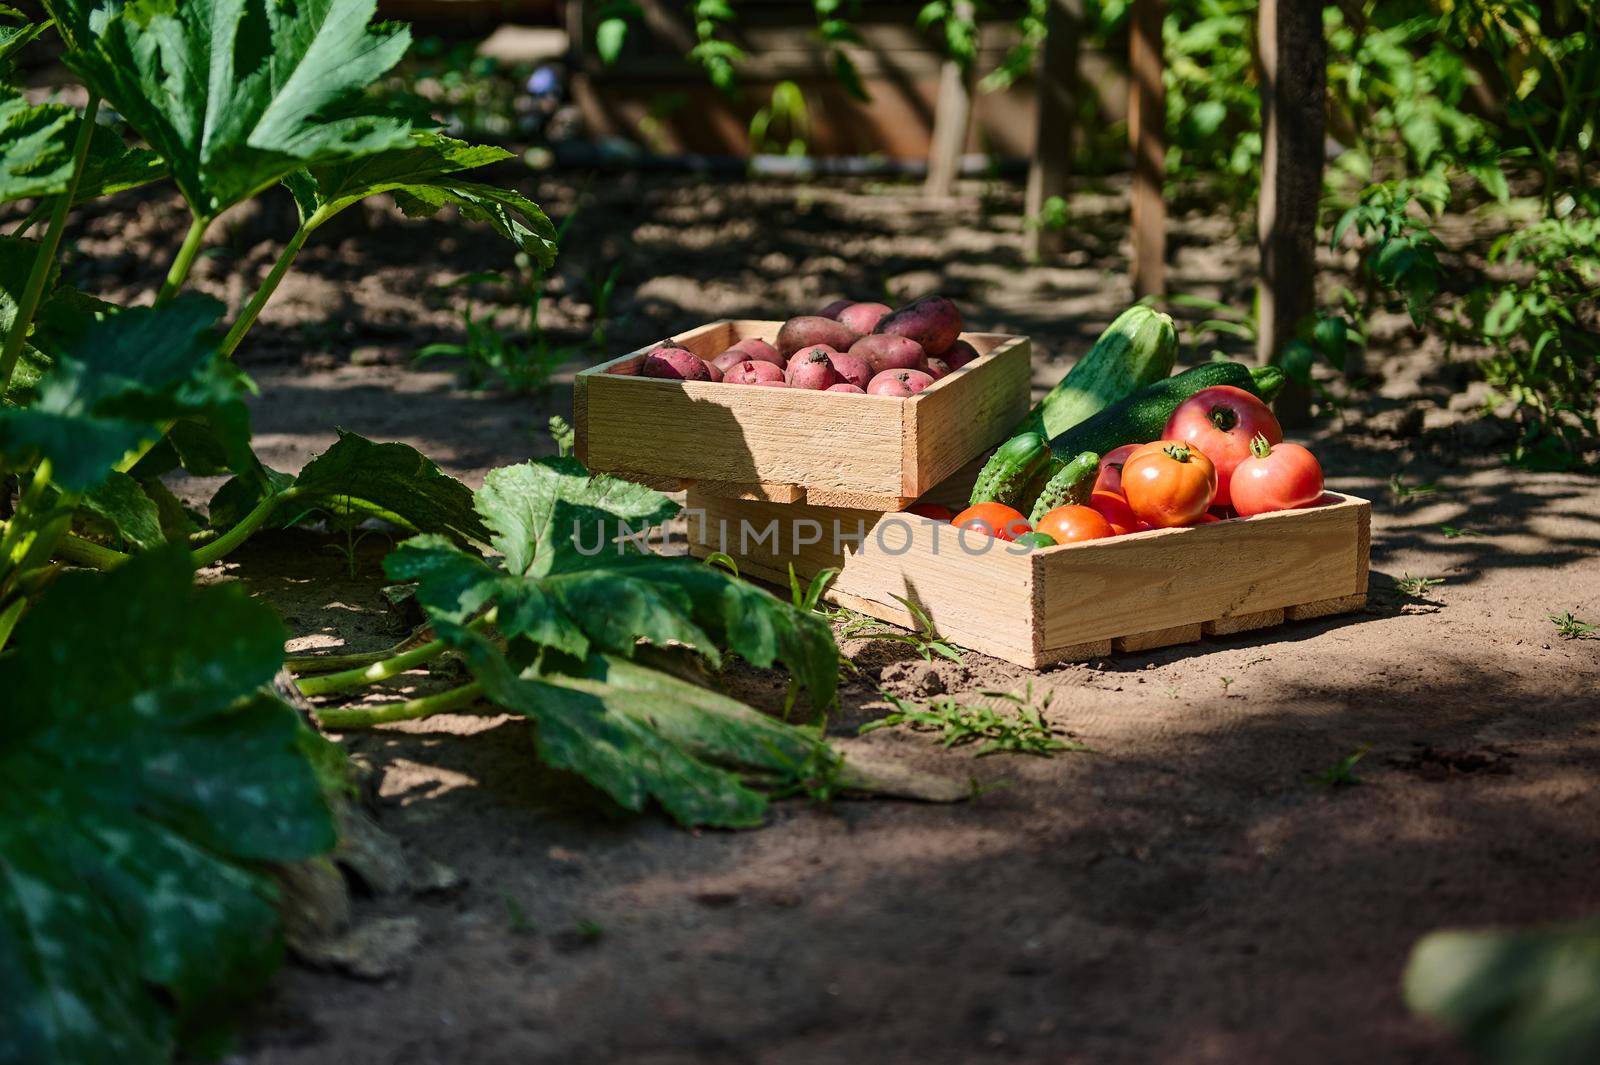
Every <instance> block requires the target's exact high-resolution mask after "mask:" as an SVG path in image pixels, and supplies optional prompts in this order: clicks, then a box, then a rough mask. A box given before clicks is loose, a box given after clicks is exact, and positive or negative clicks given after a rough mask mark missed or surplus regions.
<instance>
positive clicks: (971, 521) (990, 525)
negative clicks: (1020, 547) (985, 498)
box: [955, 503, 1031, 540]
mask: <svg viewBox="0 0 1600 1065" xmlns="http://www.w3.org/2000/svg"><path fill="white" fill-rule="evenodd" d="M955 525H956V527H957V528H959V529H977V530H979V531H980V532H986V533H988V534H989V535H990V536H998V537H999V538H1000V539H1002V540H1015V539H1016V538H1017V537H1019V536H1021V535H1022V534H1023V533H1025V532H1030V531H1031V526H1029V525H1028V519H1027V518H1024V517H1023V516H1022V512H1021V511H1018V510H1013V509H1012V508H1011V507H1008V506H1006V505H1005V504H1004V503H979V504H977V505H976V506H971V507H968V508H967V509H966V510H963V511H962V512H961V513H960V514H957V515H956V517H955Z"/></svg>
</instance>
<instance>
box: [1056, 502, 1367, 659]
mask: <svg viewBox="0 0 1600 1065" xmlns="http://www.w3.org/2000/svg"><path fill="white" fill-rule="evenodd" d="M1367 516H1368V509H1367V504H1366V503H1365V501H1363V500H1355V499H1352V498H1351V497H1348V496H1341V495H1338V494H1336V493H1329V495H1328V501H1327V502H1326V503H1324V504H1323V505H1321V506H1317V507H1312V508H1307V509H1305V510H1294V511H1282V512H1279V513H1276V514H1262V515H1258V516H1257V517H1254V518H1247V519H1242V520H1234V521H1228V522H1218V523H1217V524H1214V525H1202V526H1198V527H1195V528H1191V529H1162V530H1157V531H1152V532H1144V533H1135V534H1133V535H1131V536H1118V537H1115V538H1113V539H1110V540H1101V541H1091V542H1089V543H1083V544H1067V545H1064V546H1062V547H1055V548H1049V549H1047V550H1044V551H1040V552H1039V553H1037V554H1036V555H1034V556H1033V562H1034V565H1035V566H1036V567H1038V570H1037V574H1036V578H1035V579H1036V581H1038V582H1039V583H1040V585H1041V586H1042V591H1041V594H1042V595H1043V597H1044V598H1043V607H1042V610H1043V613H1042V616H1041V618H1040V620H1039V625H1040V628H1039V641H1040V642H1039V647H1040V649H1041V650H1045V649H1048V648H1051V647H1057V646H1065V645H1069V644H1078V643H1086V642H1089V641H1093V640H1102V639H1106V638H1108V637H1110V638H1115V637H1119V636H1129V635H1137V634H1139V633H1141V632H1143V631H1144V630H1145V629H1146V628H1147V627H1148V625H1149V623H1150V620H1151V619H1160V620H1162V621H1165V622H1169V623H1170V625H1169V626H1163V627H1173V626H1183V625H1199V624H1202V623H1204V622H1207V621H1214V620H1216V619H1218V618H1224V617H1230V616H1238V615H1242V614H1253V613H1257V612H1260V611H1264V610H1273V609H1278V608H1282V607H1287V606H1290V605H1291V604H1295V603H1308V602H1314V601H1317V600H1321V599H1329V598H1333V597H1336V596H1343V595H1350V594H1353V593H1355V592H1357V591H1361V590H1363V589H1360V588H1358V587H1357V586H1356V579H1357V577H1356V575H1357V570H1358V565H1359V563H1358V559H1357V556H1358V553H1359V544H1360V539H1361V532H1360V526H1361V525H1362V524H1363V523H1364V522H1365V521H1366V520H1367ZM1084 604H1093V609H1085V607H1084Z"/></svg>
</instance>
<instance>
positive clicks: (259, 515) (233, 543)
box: [194, 488, 295, 569]
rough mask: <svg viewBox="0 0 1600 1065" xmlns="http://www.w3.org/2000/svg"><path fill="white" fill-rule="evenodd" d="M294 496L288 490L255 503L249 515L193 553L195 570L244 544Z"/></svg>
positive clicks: (291, 489)
mask: <svg viewBox="0 0 1600 1065" xmlns="http://www.w3.org/2000/svg"><path fill="white" fill-rule="evenodd" d="M294 494H295V490H294V489H293V488H289V489H285V490H284V491H282V492H279V493H278V494H276V495H269V496H267V498H265V499H263V500H262V501H261V502H259V503H257V504H256V505H255V507H254V508H253V509H252V510H251V511H250V513H248V514H246V515H245V516H244V517H242V518H240V519H239V520H238V522H237V523H235V524H234V526H233V528H231V529H229V530H228V531H227V532H225V533H223V534H222V535H221V536H219V537H217V538H216V539H215V540H213V541H211V542H210V543H209V544H206V545H205V546H204V547H202V548H200V549H199V550H198V551H196V552H195V553H194V564H195V568H196V569H199V568H200V567H202V566H209V565H211V564H212V563H213V562H217V561H219V560H220V559H221V558H222V557H223V556H224V555H226V554H227V553H228V552H230V551H232V550H233V549H234V548H236V547H238V546H239V545H240V544H242V543H244V542H245V541H246V540H247V539H249V538H250V534H251V533H253V532H255V531H256V530H257V529H259V528H261V526H262V524H263V523H264V522H265V521H266V520H267V519H268V518H270V517H271V516H272V512H273V511H274V510H276V509H277V508H278V506H279V504H281V503H282V502H283V501H284V500H286V499H290V498H292V497H293V496H294Z"/></svg>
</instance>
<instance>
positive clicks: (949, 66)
mask: <svg viewBox="0 0 1600 1065" xmlns="http://www.w3.org/2000/svg"><path fill="white" fill-rule="evenodd" d="M954 17H955V18H957V19H965V20H968V21H970V20H972V19H974V18H976V17H977V9H976V7H975V6H974V5H973V3H972V0H956V6H955V15H954ZM975 66H976V64H973V63H967V64H962V63H959V62H957V61H956V60H955V59H953V58H949V57H946V58H945V61H944V62H943V63H942V64H941V65H940V67H939V96H938V99H937V100H935V101H934V105H933V143H932V144H931V145H930V146H929V148H928V180H927V183H926V184H925V185H924V186H923V191H924V192H925V193H926V194H927V195H928V196H930V197H933V198H935V199H943V198H945V197H947V196H949V195H950V194H951V192H953V191H954V190H955V184H956V178H957V177H958V176H959V175H960V172H961V154H962V152H963V151H965V150H966V147H967V130H968V129H969V127H971V125H972V91H973V82H974V69H973V68H974V67H975Z"/></svg>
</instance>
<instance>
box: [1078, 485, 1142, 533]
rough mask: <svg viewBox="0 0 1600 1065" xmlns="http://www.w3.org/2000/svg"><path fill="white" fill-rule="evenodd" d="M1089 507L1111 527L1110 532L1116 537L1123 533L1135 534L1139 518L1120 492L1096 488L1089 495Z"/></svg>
mask: <svg viewBox="0 0 1600 1065" xmlns="http://www.w3.org/2000/svg"><path fill="white" fill-rule="evenodd" d="M1089 506H1090V507H1092V508H1094V509H1095V510H1097V511H1099V512H1100V516H1101V517H1102V518H1105V519H1106V522H1107V523H1108V524H1110V526H1111V532H1112V533H1113V534H1114V535H1116V536H1121V535H1122V534H1123V533H1131V532H1135V531H1137V530H1138V528H1139V518H1138V516H1137V515H1135V514H1134V512H1133V508H1132V507H1130V506H1128V501H1127V500H1126V499H1124V498H1123V497H1122V493H1121V492H1107V491H1106V490H1105V489H1103V488H1096V489H1095V490H1094V491H1093V492H1092V493H1090V495H1089Z"/></svg>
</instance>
